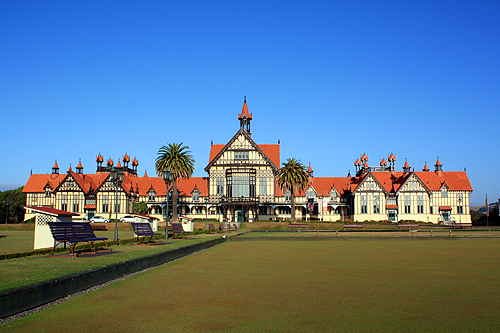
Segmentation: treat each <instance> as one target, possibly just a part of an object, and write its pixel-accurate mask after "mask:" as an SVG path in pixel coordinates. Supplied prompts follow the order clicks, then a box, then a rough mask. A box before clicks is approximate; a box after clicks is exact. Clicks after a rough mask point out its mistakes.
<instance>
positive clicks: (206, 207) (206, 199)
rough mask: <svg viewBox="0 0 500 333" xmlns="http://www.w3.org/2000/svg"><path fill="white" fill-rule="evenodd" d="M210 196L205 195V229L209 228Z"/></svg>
mask: <svg viewBox="0 0 500 333" xmlns="http://www.w3.org/2000/svg"><path fill="white" fill-rule="evenodd" d="M207 223H208V197H205V231H207V230H208V227H207Z"/></svg>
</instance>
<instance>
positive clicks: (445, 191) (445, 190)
mask: <svg viewBox="0 0 500 333" xmlns="http://www.w3.org/2000/svg"><path fill="white" fill-rule="evenodd" d="M441 198H448V188H447V187H446V185H443V187H441Z"/></svg>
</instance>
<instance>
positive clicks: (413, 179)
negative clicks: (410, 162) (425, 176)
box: [398, 174, 428, 192]
mask: <svg viewBox="0 0 500 333" xmlns="http://www.w3.org/2000/svg"><path fill="white" fill-rule="evenodd" d="M427 191H428V190H427V188H426V187H425V186H424V185H423V183H422V181H421V180H420V179H419V178H418V177H417V176H415V174H412V175H411V176H410V177H408V178H407V179H406V181H405V182H404V183H403V185H401V187H400V188H399V189H398V192H427Z"/></svg>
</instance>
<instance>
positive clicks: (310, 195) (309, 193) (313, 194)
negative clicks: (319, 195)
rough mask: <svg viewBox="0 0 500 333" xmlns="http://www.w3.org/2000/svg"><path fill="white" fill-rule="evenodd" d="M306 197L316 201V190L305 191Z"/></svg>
mask: <svg viewBox="0 0 500 333" xmlns="http://www.w3.org/2000/svg"><path fill="white" fill-rule="evenodd" d="M306 198H307V200H309V199H313V200H314V201H316V192H314V190H312V189H310V190H308V191H306Z"/></svg>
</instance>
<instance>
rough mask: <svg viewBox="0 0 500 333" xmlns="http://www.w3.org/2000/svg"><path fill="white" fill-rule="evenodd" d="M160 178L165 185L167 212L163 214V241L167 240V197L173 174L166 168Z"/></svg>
mask: <svg viewBox="0 0 500 333" xmlns="http://www.w3.org/2000/svg"><path fill="white" fill-rule="evenodd" d="M161 177H162V178H163V180H164V181H165V185H167V212H166V213H165V214H166V215H165V240H167V239H168V196H169V194H170V191H169V189H168V188H169V186H170V183H171V182H172V181H173V180H174V173H173V172H172V171H170V170H168V169H167V168H165V169H163V171H162V172H161Z"/></svg>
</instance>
